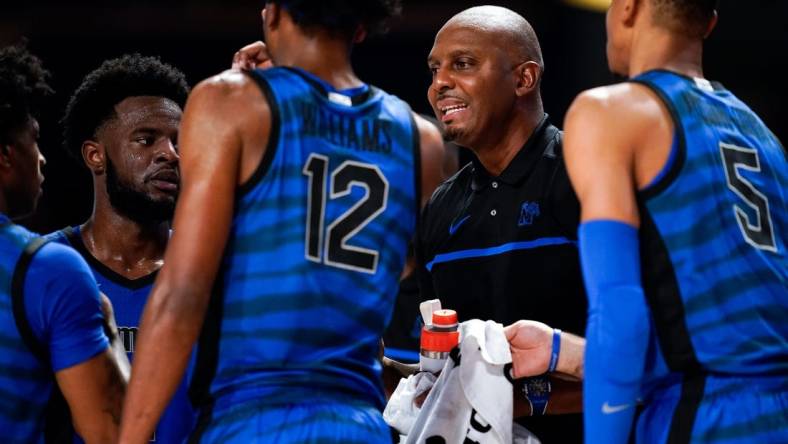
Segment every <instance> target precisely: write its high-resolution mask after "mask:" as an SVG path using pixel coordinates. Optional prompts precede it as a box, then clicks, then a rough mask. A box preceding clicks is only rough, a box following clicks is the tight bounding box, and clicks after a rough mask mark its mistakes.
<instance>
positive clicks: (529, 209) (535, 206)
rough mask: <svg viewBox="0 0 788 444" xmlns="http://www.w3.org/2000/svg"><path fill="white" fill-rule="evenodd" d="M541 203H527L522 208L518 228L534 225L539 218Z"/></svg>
mask: <svg viewBox="0 0 788 444" xmlns="http://www.w3.org/2000/svg"><path fill="white" fill-rule="evenodd" d="M540 214H541V211H540V210H539V202H531V201H525V202H523V204H522V205H521V206H520V218H519V219H518V221H517V226H518V227H525V226H528V225H531V224H533V223H534V219H536V218H537V217H539V215H540Z"/></svg>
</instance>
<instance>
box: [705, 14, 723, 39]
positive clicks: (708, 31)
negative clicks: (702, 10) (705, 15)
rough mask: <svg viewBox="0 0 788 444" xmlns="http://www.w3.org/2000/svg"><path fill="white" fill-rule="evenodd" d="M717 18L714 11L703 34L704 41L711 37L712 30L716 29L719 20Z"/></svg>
mask: <svg viewBox="0 0 788 444" xmlns="http://www.w3.org/2000/svg"><path fill="white" fill-rule="evenodd" d="M719 18H720V17H719V16H718V15H717V10H716V9H715V10H714V14H712V15H711V20H709V24H708V26H707V27H706V33H705V34H703V38H704V39H706V38H708V37H709V35H711V31H714V28H716V27H717V20H719Z"/></svg>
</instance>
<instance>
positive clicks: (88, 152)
mask: <svg viewBox="0 0 788 444" xmlns="http://www.w3.org/2000/svg"><path fill="white" fill-rule="evenodd" d="M106 159H107V153H106V151H105V148H104V145H102V144H100V143H98V142H96V141H94V140H86V141H85V142H84V143H82V160H84V161H85V165H87V167H88V168H89V169H90V171H92V172H93V174H95V175H100V174H104V170H105V169H106Z"/></svg>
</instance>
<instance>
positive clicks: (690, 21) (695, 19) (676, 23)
mask: <svg viewBox="0 0 788 444" xmlns="http://www.w3.org/2000/svg"><path fill="white" fill-rule="evenodd" d="M651 2H652V4H653V5H654V11H655V13H654V19H655V20H656V22H657V24H659V25H662V26H666V27H668V28H669V29H672V30H676V31H681V32H683V33H686V34H689V35H690V36H693V37H703V34H704V33H705V32H706V29H707V27H708V26H709V22H710V21H711V19H712V17H713V16H714V11H716V10H717V7H718V4H719V0H651Z"/></svg>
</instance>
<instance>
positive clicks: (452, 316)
mask: <svg viewBox="0 0 788 444" xmlns="http://www.w3.org/2000/svg"><path fill="white" fill-rule="evenodd" d="M432 324H433V325H435V326H438V327H441V328H446V327H452V326H456V325H457V312H456V311H454V310H447V309H444V310H435V311H433V312H432Z"/></svg>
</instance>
